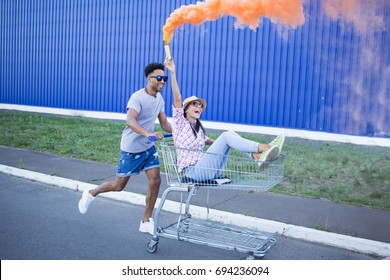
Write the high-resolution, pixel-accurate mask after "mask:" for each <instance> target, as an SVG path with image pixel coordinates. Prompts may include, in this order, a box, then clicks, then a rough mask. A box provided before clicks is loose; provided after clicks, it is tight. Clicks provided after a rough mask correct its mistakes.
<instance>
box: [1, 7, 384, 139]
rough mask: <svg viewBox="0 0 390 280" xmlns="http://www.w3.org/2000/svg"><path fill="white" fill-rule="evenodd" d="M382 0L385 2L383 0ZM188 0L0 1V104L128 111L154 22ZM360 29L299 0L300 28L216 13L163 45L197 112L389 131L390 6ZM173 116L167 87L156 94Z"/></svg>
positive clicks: (156, 29) (298, 125) (152, 40)
mask: <svg viewBox="0 0 390 280" xmlns="http://www.w3.org/2000/svg"><path fill="white" fill-rule="evenodd" d="M384 1H387V0H384ZM194 3H196V1H195V0H194V1H174V0H170V1H165V0H143V1H133V0H126V1H125V0H123V1H122V0H117V1H113V0H100V1H98V0H86V1H74V0H63V1H56V0H51V1H49V0H48V1H43V0H25V1H21V0H9V1H6V0H2V1H1V5H0V32H1V33H0V38H1V45H0V53H1V56H0V65H1V70H0V90H1V93H0V103H10V104H21V105H32V106H45V107H55V108H69V109H79V110H94V111H108V112H125V106H126V101H127V99H128V98H129V96H130V94H131V93H132V92H134V91H136V90H138V89H139V88H141V87H143V86H144V85H145V79H144V77H143V68H144V66H145V65H146V64H147V63H149V62H152V61H160V62H162V61H163V58H164V49H163V43H162V42H163V40H162V27H163V25H164V24H165V20H166V19H167V18H168V17H169V15H170V13H171V12H173V11H174V10H175V9H176V8H178V7H180V5H188V4H194ZM386 7H387V8H386V9H381V10H380V11H379V12H380V14H379V16H380V17H382V18H383V19H384V20H385V22H384V28H383V29H379V30H378V29H375V30H373V31H370V32H366V33H364V34H362V33H358V32H356V29H355V28H354V26H352V25H351V24H349V23H347V22H343V21H340V20H338V21H334V20H332V19H331V18H329V17H328V16H327V15H325V14H324V12H323V11H322V6H321V1H320V0H310V1H306V4H305V18H306V21H305V24H304V25H303V26H302V27H298V28H297V29H295V30H294V29H282V28H280V27H278V26H277V25H275V24H273V23H271V22H270V21H269V20H268V19H263V21H262V24H261V26H260V27H259V28H258V29H257V30H256V31H255V32H254V31H252V30H250V29H248V28H245V29H235V28H234V22H235V19H234V18H232V17H224V18H221V19H219V20H217V21H213V22H206V23H205V24H203V25H200V26H190V25H185V26H184V27H182V28H179V29H177V30H176V32H175V34H174V35H173V37H172V40H171V42H170V45H171V49H172V53H173V55H174V57H175V61H176V64H177V69H178V72H179V73H178V79H179V83H180V86H181V90H182V93H183V95H185V96H189V95H192V94H196V95H198V96H200V97H203V98H205V99H207V101H208V105H209V106H208V108H207V110H206V112H205V113H204V115H203V119H205V120H210V121H220V122H230V123H241V124H251V125H262V126H272V127H284V128H293V129H305V130H313V131H325V132H332V133H345V134H350V135H368V136H384V137H390V105H389V104H390V5H387V6H386ZM163 94H164V96H165V98H166V103H167V113H168V116H170V115H171V109H170V104H172V98H171V94H170V86H169V85H168V86H167V88H165V89H164V92H163Z"/></svg>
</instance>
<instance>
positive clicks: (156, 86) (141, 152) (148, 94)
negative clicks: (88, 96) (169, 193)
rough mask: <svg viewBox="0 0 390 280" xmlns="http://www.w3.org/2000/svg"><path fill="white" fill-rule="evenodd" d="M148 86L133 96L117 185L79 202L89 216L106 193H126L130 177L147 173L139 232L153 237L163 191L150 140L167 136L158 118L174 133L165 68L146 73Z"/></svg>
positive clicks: (153, 67)
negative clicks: (167, 107)
mask: <svg viewBox="0 0 390 280" xmlns="http://www.w3.org/2000/svg"><path fill="white" fill-rule="evenodd" d="M144 73H145V77H146V80H147V86H146V87H145V88H143V89H140V90H138V91H137V92H135V93H133V94H132V95H131V97H130V100H129V101H128V103H127V118H126V124H127V126H126V128H125V129H124V130H123V133H122V139H121V144H120V158H119V162H118V169H117V173H116V178H115V181H111V182H104V183H103V184H101V185H100V186H98V187H97V188H95V189H92V190H86V191H84V192H83V195H82V197H81V199H80V202H79V210H80V213H81V214H85V213H86V212H87V210H88V206H89V204H90V203H91V202H92V201H93V200H94V198H95V197H96V196H97V195H98V194H100V193H104V192H110V191H115V192H119V191H122V190H123V189H124V188H125V187H126V184H127V182H128V181H129V179H130V177H131V176H133V175H138V174H139V173H140V172H141V171H145V173H146V176H147V177H148V180H149V189H148V192H147V194H146V206H145V211H144V216H143V219H142V220H141V223H140V227H139V230H140V231H141V232H148V233H150V234H153V229H154V224H153V219H152V218H151V217H152V212H153V208H154V205H155V203H156V200H157V196H158V191H159V188H160V183H161V178H160V162H159V159H158V155H157V151H156V147H155V146H154V144H153V142H152V141H150V140H148V137H149V136H154V137H157V138H158V139H162V138H163V135H162V134H161V133H159V132H154V125H155V121H156V118H158V120H159V122H160V126H161V128H162V129H163V130H164V131H166V132H172V128H171V125H170V123H169V122H168V120H167V116H166V114H165V110H164V100H163V98H162V96H161V93H160V92H161V91H162V89H163V88H164V86H165V83H166V81H167V79H168V77H167V76H165V73H164V65H163V64H160V63H151V64H149V65H147V66H146V67H145V69H144Z"/></svg>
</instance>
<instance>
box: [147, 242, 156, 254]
mask: <svg viewBox="0 0 390 280" xmlns="http://www.w3.org/2000/svg"><path fill="white" fill-rule="evenodd" d="M157 244H158V243H156V242H155V241H153V240H150V241H149V242H148V243H147V244H146V250H147V251H148V252H149V253H156V251H157Z"/></svg>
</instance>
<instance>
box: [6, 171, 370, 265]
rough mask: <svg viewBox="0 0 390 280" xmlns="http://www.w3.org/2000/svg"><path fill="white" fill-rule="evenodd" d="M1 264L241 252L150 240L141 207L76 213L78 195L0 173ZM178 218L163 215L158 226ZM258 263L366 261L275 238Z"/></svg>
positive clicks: (107, 203)
mask: <svg viewBox="0 0 390 280" xmlns="http://www.w3.org/2000/svg"><path fill="white" fill-rule="evenodd" d="M0 182H1V184H0V258H1V259H2V260H239V259H241V258H243V257H245V256H246V255H245V254H242V253H239V252H236V251H226V250H222V249H217V248H211V247H208V246H205V245H198V244H192V243H188V242H182V241H177V240H173V239H167V238H161V239H160V243H159V245H158V246H159V247H158V250H157V252H156V253H154V254H152V253H149V252H147V250H146V243H147V242H148V241H149V240H150V238H151V236H150V235H148V234H144V233H140V232H139V231H138V226H139V221H140V217H141V216H142V213H143V207H141V206H136V205H131V204H128V203H123V202H118V201H114V200H110V199H106V198H97V199H96V200H95V201H94V202H93V204H91V207H90V209H89V211H88V212H87V213H86V214H85V215H81V214H80V213H79V211H78V208H77V204H78V201H79V198H80V196H81V193H79V192H75V191H72V190H69V189H62V188H58V187H55V186H51V185H45V184H42V183H38V182H33V181H29V180H26V179H21V178H18V177H14V176H10V175H6V174H3V173H0ZM176 219H177V216H176V215H174V214H171V213H164V214H163V216H162V217H161V220H162V221H163V222H166V223H167V222H172V221H175V220H176ZM276 239H277V243H276V245H275V246H274V247H273V248H272V249H271V251H270V252H268V254H267V255H266V256H265V257H264V258H263V260H370V259H375V258H374V257H372V256H369V255H364V254H360V253H356V252H352V251H348V250H344V249H340V248H336V247H331V246H325V245H320V244H314V243H309V242H305V241H302V240H297V239H292V238H286V237H284V236H277V238H276Z"/></svg>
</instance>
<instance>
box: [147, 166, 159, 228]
mask: <svg viewBox="0 0 390 280" xmlns="http://www.w3.org/2000/svg"><path fill="white" fill-rule="evenodd" d="M145 173H146V176H147V177H148V180H149V188H148V192H147V194H146V199H145V204H146V205H145V212H144V218H143V221H144V222H148V221H149V218H150V217H152V213H153V208H154V205H155V204H156V200H157V197H158V191H159V189H160V184H161V177H160V168H153V169H149V170H147V171H145Z"/></svg>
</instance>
